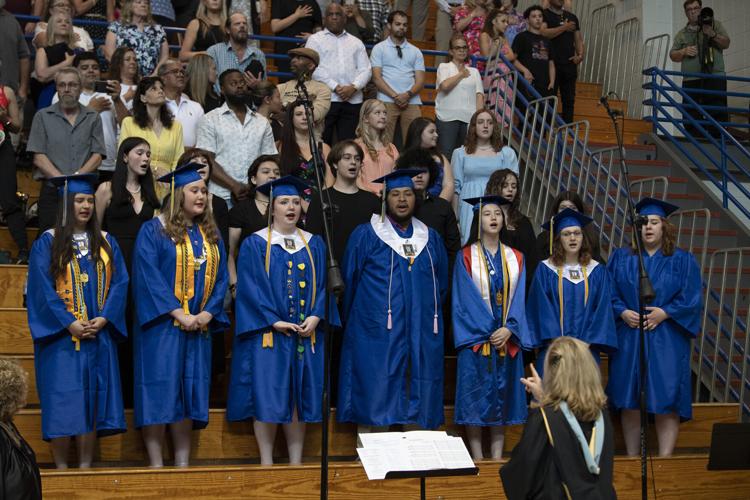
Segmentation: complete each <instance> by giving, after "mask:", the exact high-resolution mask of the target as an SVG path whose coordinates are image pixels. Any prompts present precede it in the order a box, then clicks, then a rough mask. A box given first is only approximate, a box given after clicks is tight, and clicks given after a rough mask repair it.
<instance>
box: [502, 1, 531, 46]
mask: <svg viewBox="0 0 750 500" xmlns="http://www.w3.org/2000/svg"><path fill="white" fill-rule="evenodd" d="M528 27H529V26H528V23H527V22H526V19H525V18H524V17H523V13H521V12H518V11H517V10H516V9H513V10H511V11H510V12H508V27H507V28H505V38H507V39H508V45H511V46H512V45H513V40H514V39H515V38H516V35H517V34H519V33H521V32H522V31H526V30H527V29H528Z"/></svg>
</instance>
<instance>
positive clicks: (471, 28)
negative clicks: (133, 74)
mask: <svg viewBox="0 0 750 500" xmlns="http://www.w3.org/2000/svg"><path fill="white" fill-rule="evenodd" d="M491 8H492V0H465V2H464V5H463V7H459V8H458V9H456V13H455V14H454V15H453V29H454V31H456V32H457V33H461V34H462V35H463V36H464V39H465V40H466V43H467V45H468V47H469V56H470V57H471V56H480V55H481V50H480V46H479V37H480V35H481V34H482V29H483V28H484V20H485V18H486V16H487V14H488V13H489V11H490V9H491ZM476 67H477V69H478V70H479V72H480V73H481V72H483V71H484V62H482V61H480V62H478V63H477V66H476Z"/></svg>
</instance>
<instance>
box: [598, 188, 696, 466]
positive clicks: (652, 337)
mask: <svg viewBox="0 0 750 500" xmlns="http://www.w3.org/2000/svg"><path fill="white" fill-rule="evenodd" d="M636 209H637V210H638V215H639V216H640V217H641V218H645V222H644V224H643V225H642V226H641V235H642V237H643V250H644V254H643V260H644V264H645V266H646V271H647V272H648V275H649V278H651V284H652V285H653V287H654V292H656V297H655V298H654V300H653V301H652V302H651V303H650V304H648V305H647V306H646V307H645V311H644V312H645V314H646V316H645V331H646V363H647V386H646V397H647V401H646V406H647V409H648V412H649V413H650V414H653V415H654V420H655V423H656V436H657V438H658V441H659V455H660V456H669V455H671V454H672V451H673V450H674V446H675V442H676V441H677V434H678V430H679V424H680V421H681V420H682V421H685V420H689V419H690V418H691V417H692V401H691V394H692V391H691V385H690V375H691V370H690V341H691V340H692V339H693V338H695V336H696V334H697V333H698V331H699V329H700V322H701V317H702V313H703V301H702V290H703V288H702V286H701V275H700V268H699V267H698V263H697V262H696V260H695V257H693V255H692V254H690V253H688V252H685V251H683V250H680V249H679V248H676V247H675V239H676V234H677V230H676V228H675V226H673V225H672V224H670V223H669V221H668V220H667V216H668V215H669V214H670V213H672V212H674V211H675V210H677V207H676V206H675V205H672V204H670V203H666V202H663V201H661V200H655V199H653V198H645V199H643V200H641V202H640V203H638V204H637V205H636ZM607 268H608V270H609V272H610V276H611V279H612V304H613V308H614V315H615V317H616V318H617V338H618V341H619V344H620V348H619V350H618V351H617V353H616V354H614V355H612V356H611V357H610V360H609V382H608V385H607V395H608V396H609V400H610V404H611V405H612V406H613V407H614V408H615V409H618V410H621V414H622V430H623V434H624V436H625V447H626V449H627V452H628V455H637V454H638V452H639V439H640V414H639V410H638V408H639V393H640V390H639V389H640V385H639V383H638V381H639V380H640V375H639V373H640V369H639V364H638V358H639V353H640V343H639V342H640V341H639V334H638V326H639V315H638V256H637V255H636V254H635V253H634V252H633V251H632V250H631V249H629V248H620V249H618V250H616V251H615V253H614V254H612V257H611V258H610V260H609V264H608V265H607Z"/></svg>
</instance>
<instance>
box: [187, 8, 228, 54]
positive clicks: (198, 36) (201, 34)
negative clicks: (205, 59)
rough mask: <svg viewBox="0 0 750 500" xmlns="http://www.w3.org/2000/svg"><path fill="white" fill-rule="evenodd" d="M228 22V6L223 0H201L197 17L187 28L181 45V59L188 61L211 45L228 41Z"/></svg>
mask: <svg viewBox="0 0 750 500" xmlns="http://www.w3.org/2000/svg"><path fill="white" fill-rule="evenodd" d="M226 23H227V6H226V4H225V3H224V2H223V1H222V0H201V2H200V4H199V5H198V11H197V12H196V13H195V19H193V20H192V21H190V22H189V23H188V25H187V29H186V30H185V37H184V38H183V39H182V47H180V61H183V62H187V61H189V60H190V58H191V57H193V56H194V55H196V54H200V53H202V52H205V51H206V50H208V48H209V47H210V46H211V45H216V44H217V43H222V42H225V41H226V33H225V32H224V25H225V24H226Z"/></svg>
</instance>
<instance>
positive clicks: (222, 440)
mask: <svg viewBox="0 0 750 500" xmlns="http://www.w3.org/2000/svg"><path fill="white" fill-rule="evenodd" d="M132 416H133V415H132V411H128V412H126V418H127V421H128V428H129V429H130V430H129V431H128V432H126V433H124V434H118V435H116V436H110V437H106V438H102V439H100V440H99V443H98V447H99V453H98V454H97V457H96V460H97V461H100V462H131V463H132V462H144V461H145V457H146V453H145V450H144V448H143V441H142V438H141V433H140V432H138V431H136V430H135V429H134V427H133V424H132V422H133V420H132ZM335 416H336V411H335V409H334V410H333V413H332V424H331V426H330V428H329V430H330V434H329V436H330V437H329V443H330V451H329V453H330V454H331V456H333V457H352V456H355V455H356V450H355V448H356V426H355V425H353V424H341V423H338V422H336V421H335ZM615 420H617V419H615ZM445 421H446V423H447V425H446V426H445V427H444V428H445V430H446V431H447V432H449V433H450V434H452V435H463V433H464V428H463V426H458V425H455V424H454V423H453V407H452V406H447V407H446V409H445ZM736 421H737V405H732V404H695V405H693V420H691V421H689V422H686V423H684V424H682V425H681V426H680V434H679V437H678V440H677V449H683V450H688V449H706V448H709V447H710V440H711V429H712V427H713V424H715V423H731V422H736ZM15 423H16V426H17V427H18V429H19V431H20V432H21V434H22V435H23V436H24V437H25V438H26V440H27V441H28V442H29V444H30V445H31V447H32V448H33V449H34V452H35V453H36V456H37V460H38V461H39V462H40V463H51V462H52V455H51V452H50V449H49V446H48V445H47V443H45V442H44V441H42V439H41V413H40V410H22V411H21V412H20V413H19V414H18V415H16V417H15ZM616 428H617V431H616V432H617V434H616V441H615V446H616V447H617V449H618V450H624V445H623V441H622V436H621V432H620V430H619V424H617V425H616ZM522 429H523V426H520V425H518V426H511V427H508V428H507V430H506V433H505V434H506V436H505V449H506V450H511V449H512V448H513V447H514V446H515V445H516V443H518V440H519V439H520V437H521V432H522ZM650 431H651V430H650ZM280 434H282V433H281V432H279V435H280ZM320 436H321V426H320V425H319V424H310V425H308V426H307V433H306V435H305V448H304V455H305V456H306V457H319V456H320V442H321V437H320ZM649 443H650V444H651V445H652V446H655V445H656V438H655V436H654V435H653V433H652V432H649ZM275 454H276V456H278V457H286V456H287V453H286V445H285V443H284V440H283V438H282V437H277V440H276V452H275ZM192 457H193V458H194V459H198V460H201V459H203V460H212V459H213V460H257V459H258V458H259V453H258V448H257V444H256V442H255V439H254V437H253V429H252V425H251V424H250V423H247V422H240V423H235V422H231V423H230V422H227V420H226V418H225V411H224V410H223V409H213V410H211V411H210V416H209V422H208V426H207V427H206V428H205V429H203V430H202V431H200V432H194V433H193V451H192Z"/></svg>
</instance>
